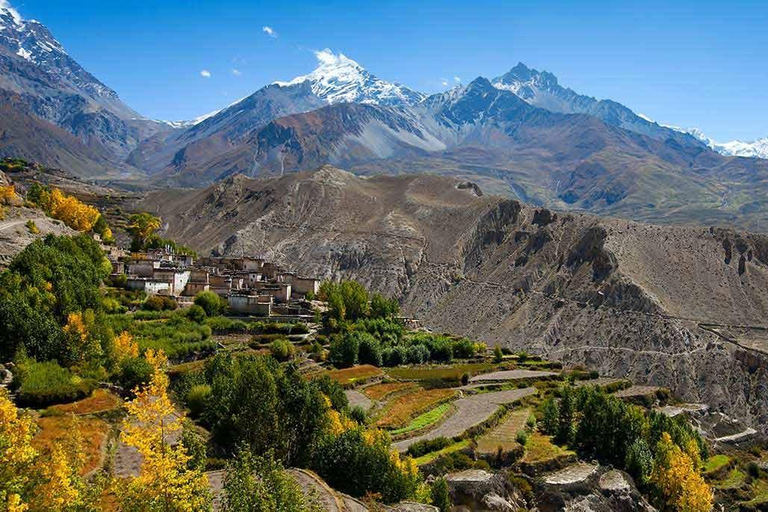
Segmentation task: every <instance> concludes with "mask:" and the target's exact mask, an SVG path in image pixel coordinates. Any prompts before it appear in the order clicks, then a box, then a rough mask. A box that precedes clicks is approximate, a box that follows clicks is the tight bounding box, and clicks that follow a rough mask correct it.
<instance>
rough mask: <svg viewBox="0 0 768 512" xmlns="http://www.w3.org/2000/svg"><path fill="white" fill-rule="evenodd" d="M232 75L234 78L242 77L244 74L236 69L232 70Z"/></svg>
mask: <svg viewBox="0 0 768 512" xmlns="http://www.w3.org/2000/svg"><path fill="white" fill-rule="evenodd" d="M232 74H233V75H234V76H241V75H242V74H243V73H242V72H241V71H240V70H239V69H237V68H235V69H233V70H232Z"/></svg>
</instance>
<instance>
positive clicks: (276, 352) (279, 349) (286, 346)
mask: <svg viewBox="0 0 768 512" xmlns="http://www.w3.org/2000/svg"><path fill="white" fill-rule="evenodd" d="M270 351H271V352H272V357H274V358H275V359H277V360H278V361H287V360H289V359H290V358H292V357H293V356H294V354H295V353H296V347H294V346H293V343H291V342H290V341H288V340H286V339H285V338H282V339H278V340H275V341H273V342H272V346H271V347H270Z"/></svg>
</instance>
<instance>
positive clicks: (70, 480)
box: [30, 415, 90, 511]
mask: <svg viewBox="0 0 768 512" xmlns="http://www.w3.org/2000/svg"><path fill="white" fill-rule="evenodd" d="M68 420H69V425H68V428H67V429H66V432H67V436H66V438H65V439H63V440H60V441H57V442H55V443H53V444H52V445H51V446H50V448H48V449H46V450H44V451H42V452H41V453H40V457H38V460H37V462H36V464H35V473H36V475H37V476H36V481H37V485H36V486H35V492H34V494H33V495H32V496H31V497H30V509H31V510H57V511H58V510H61V511H64V510H79V509H80V507H82V506H83V505H85V504H86V503H87V501H88V499H89V498H90V496H88V493H87V492H86V488H85V483H84V481H83V479H82V478H81V477H80V470H81V469H82V468H83V465H84V464H85V453H84V451H83V439H82V436H81V435H80V428H79V426H78V419H77V418H76V417H75V416H72V415H70V416H69V419H68Z"/></svg>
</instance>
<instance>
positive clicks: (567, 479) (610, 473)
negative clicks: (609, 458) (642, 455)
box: [536, 462, 655, 512]
mask: <svg viewBox="0 0 768 512" xmlns="http://www.w3.org/2000/svg"><path fill="white" fill-rule="evenodd" d="M537 487H538V489H537V493H536V505H537V508H538V510H539V511H540V512H554V511H560V510H565V511H572V512H576V511H578V512H651V511H653V510H655V509H654V508H653V507H652V506H651V505H649V504H648V502H647V501H646V500H645V498H644V497H643V496H642V495H641V494H640V493H639V492H638V490H637V488H636V487H635V485H634V482H633V481H632V478H631V477H630V476H629V475H628V474H626V473H624V472H623V471H619V470H617V469H609V468H605V467H602V466H598V465H597V464H590V463H584V462H581V463H578V464H575V465H573V466H570V467H567V468H565V469H562V470H560V471H558V472H556V473H552V474H550V475H547V476H545V477H544V478H542V479H541V480H539V481H538V482H537Z"/></svg>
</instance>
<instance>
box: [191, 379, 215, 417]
mask: <svg viewBox="0 0 768 512" xmlns="http://www.w3.org/2000/svg"><path fill="white" fill-rule="evenodd" d="M210 396H211V386H209V385H208V384H198V385H196V386H192V388H191V389H190V390H189V392H188V393H187V396H186V403H187V407H189V410H190V411H191V413H192V416H195V417H199V416H201V415H202V414H203V412H204V411H205V407H206V404H207V401H208V397H210Z"/></svg>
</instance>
